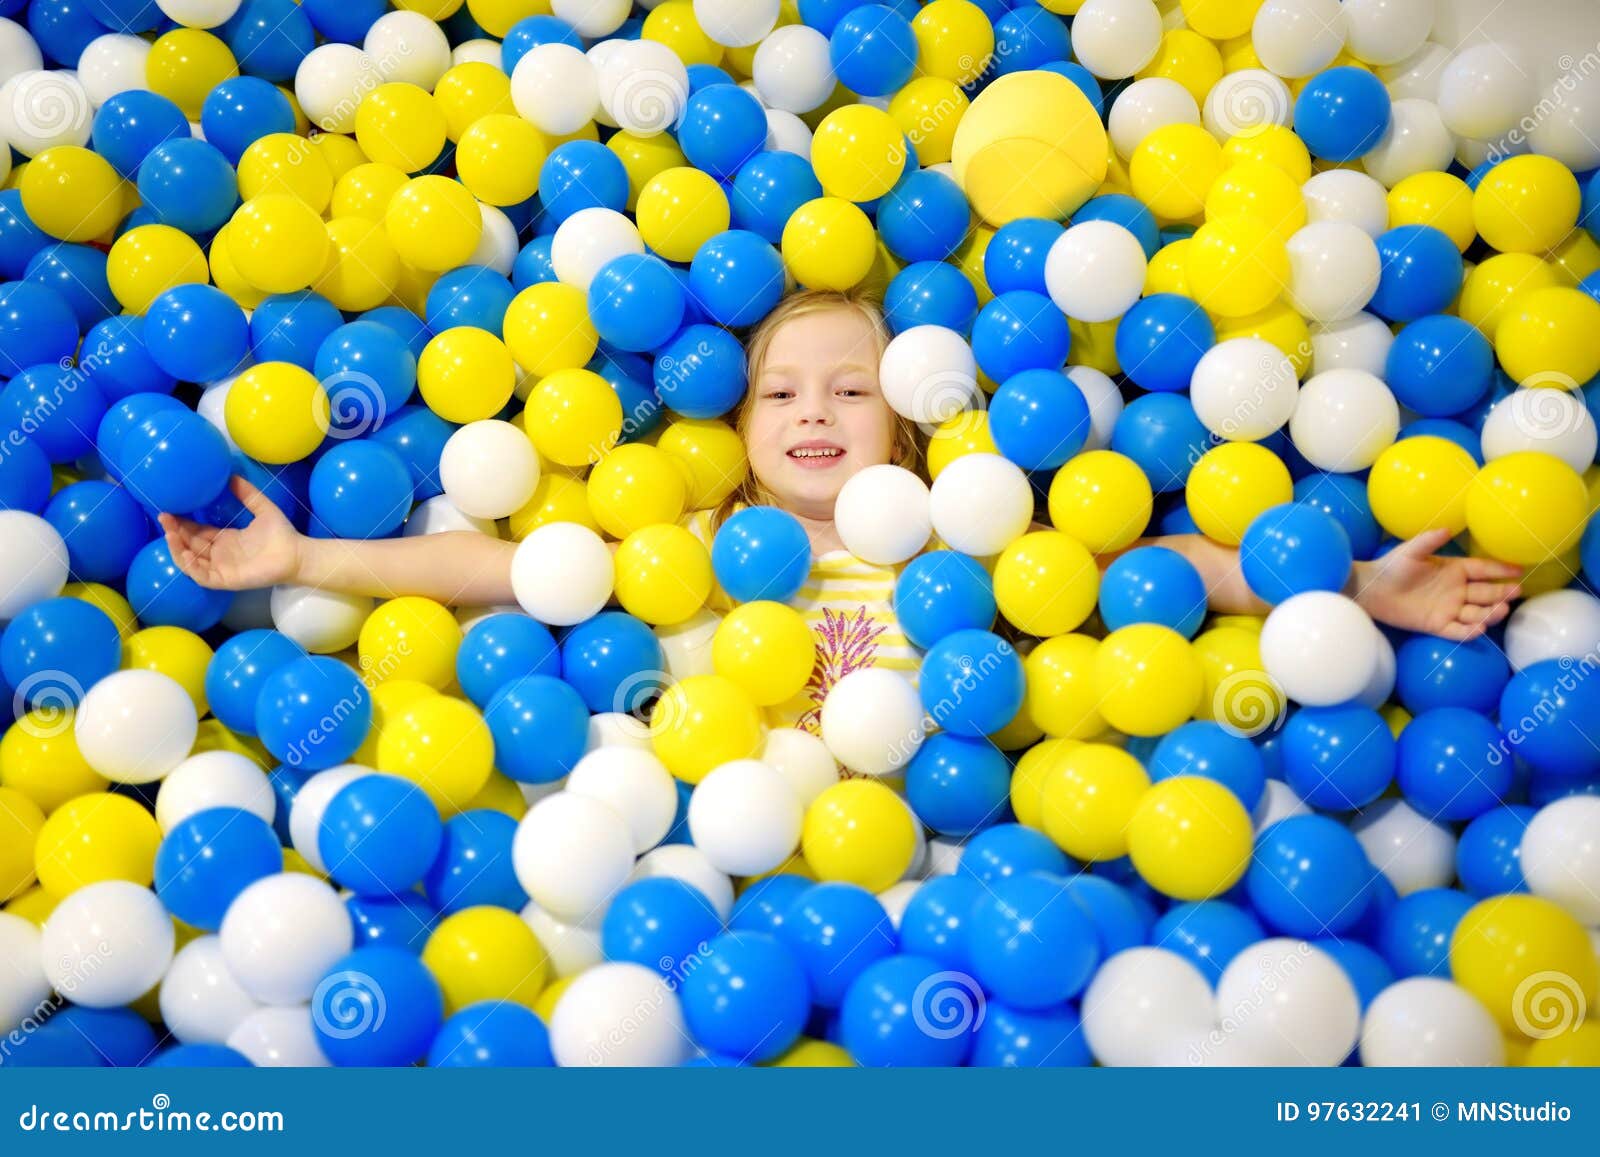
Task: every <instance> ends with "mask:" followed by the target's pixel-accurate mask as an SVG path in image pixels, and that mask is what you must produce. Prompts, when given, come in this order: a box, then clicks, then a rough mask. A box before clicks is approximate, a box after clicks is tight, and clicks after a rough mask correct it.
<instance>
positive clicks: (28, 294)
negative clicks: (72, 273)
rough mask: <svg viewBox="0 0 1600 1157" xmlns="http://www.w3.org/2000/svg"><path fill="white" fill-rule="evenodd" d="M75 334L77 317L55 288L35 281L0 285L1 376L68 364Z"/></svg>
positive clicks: (76, 350) (73, 348)
mask: <svg viewBox="0 0 1600 1157" xmlns="http://www.w3.org/2000/svg"><path fill="white" fill-rule="evenodd" d="M78 336H79V330H78V319H77V317H76V315H74V314H73V312H72V307H71V306H70V305H68V304H67V299H66V298H64V297H62V296H61V294H59V293H57V292H56V291H55V290H53V289H51V288H49V287H48V286H44V285H40V284H39V283H37V282H34V281H9V282H7V283H6V284H4V285H0V377H8V378H12V377H15V376H16V375H18V374H20V373H21V372H22V371H23V370H25V369H27V368H28V367H29V366H45V365H48V366H49V368H50V369H51V370H55V369H57V368H58V367H60V366H64V365H67V364H70V362H71V359H72V356H73V355H74V354H76V353H77V352H78Z"/></svg>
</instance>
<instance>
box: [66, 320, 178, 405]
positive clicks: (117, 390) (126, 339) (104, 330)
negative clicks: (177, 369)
mask: <svg viewBox="0 0 1600 1157" xmlns="http://www.w3.org/2000/svg"><path fill="white" fill-rule="evenodd" d="M78 368H79V369H80V370H81V371H82V372H83V373H85V374H87V375H88V376H89V380H90V381H92V382H93V383H94V384H95V386H96V388H98V389H99V391H100V392H101V394H103V395H104V396H105V398H106V401H108V402H118V401H121V400H122V399H123V398H126V397H129V396H130V395H132V394H143V393H155V394H170V393H171V392H172V390H173V387H175V386H176V385H177V384H178V383H177V379H176V378H174V377H173V376H172V375H171V374H169V373H167V372H166V371H165V370H163V369H162V368H161V367H160V366H158V365H156V363H155V361H154V360H153V359H152V358H151V357H150V351H149V350H148V349H147V348H145V344H144V318H143V317H139V316H134V315H127V314H124V315H120V316H117V317H108V318H106V319H105V320H103V321H100V322H97V323H96V324H95V325H94V327H93V328H91V329H90V330H89V332H88V333H86V334H84V336H83V348H82V350H80V351H79V354H78Z"/></svg>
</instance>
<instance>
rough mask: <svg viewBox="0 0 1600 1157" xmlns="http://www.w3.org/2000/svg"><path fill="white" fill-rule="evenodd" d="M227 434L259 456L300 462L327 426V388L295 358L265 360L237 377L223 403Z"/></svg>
mask: <svg viewBox="0 0 1600 1157" xmlns="http://www.w3.org/2000/svg"><path fill="white" fill-rule="evenodd" d="M222 413H223V418H224V420H225V421H226V422H227V425H228V434H229V435H230V436H231V437H232V438H233V440H234V442H236V443H237V444H238V446H239V449H241V450H243V451H244V452H245V453H246V454H248V455H249V456H250V457H252V458H254V459H255V460H256V461H257V462H265V463H267V464H269V465H274V466H281V465H284V464H286V463H289V462H298V461H300V460H301V459H302V458H304V457H306V456H307V455H309V454H310V453H311V452H312V451H313V450H315V449H316V448H317V447H318V446H320V445H322V438H323V435H325V434H326V433H327V432H328V394H327V391H325V390H324V389H323V388H322V383H321V382H319V381H317V379H316V378H315V377H313V376H312V375H311V372H310V371H309V370H304V369H301V368H300V367H299V366H297V365H294V364H292V363H290V362H262V363H260V364H259V365H254V366H251V367H250V368H249V369H247V370H246V371H245V372H244V373H242V374H240V375H239V376H238V377H237V378H235V379H234V382H233V385H232V386H230V387H229V388H228V397H227V401H226V402H225V404H224V406H223V410H222Z"/></svg>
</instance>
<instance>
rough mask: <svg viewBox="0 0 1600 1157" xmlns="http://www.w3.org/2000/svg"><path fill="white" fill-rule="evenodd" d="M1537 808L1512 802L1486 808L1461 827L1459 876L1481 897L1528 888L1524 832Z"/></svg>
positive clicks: (1458, 861) (1458, 849)
mask: <svg viewBox="0 0 1600 1157" xmlns="http://www.w3.org/2000/svg"><path fill="white" fill-rule="evenodd" d="M1537 814H1538V809H1537V808H1533V807H1529V806H1527V805H1526V804H1510V805H1507V806H1505V807H1497V808H1493V809H1491V810H1490V811H1486V812H1484V813H1483V814H1482V815H1480V816H1478V817H1477V818H1476V819H1475V820H1473V821H1472V822H1471V823H1469V824H1467V826H1466V827H1465V828H1463V829H1462V831H1461V836H1460V838H1459V839H1458V840H1457V841H1456V878H1457V879H1458V880H1460V882H1461V887H1462V888H1464V889H1466V891H1468V892H1469V893H1471V894H1472V895H1474V896H1476V897H1478V898H1479V899H1480V900H1481V899H1486V898H1488V897H1490V896H1499V895H1503V894H1505V893H1507V892H1526V891H1527V890H1528V881H1527V878H1526V877H1525V876H1523V874H1522V836H1523V833H1524V832H1526V831H1527V830H1528V824H1530V823H1531V822H1532V821H1533V817H1534V816H1535V815H1537Z"/></svg>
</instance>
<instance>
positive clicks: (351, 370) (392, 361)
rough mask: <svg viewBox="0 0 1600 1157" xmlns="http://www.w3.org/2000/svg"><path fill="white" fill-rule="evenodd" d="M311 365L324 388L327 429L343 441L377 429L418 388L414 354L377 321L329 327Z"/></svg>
mask: <svg viewBox="0 0 1600 1157" xmlns="http://www.w3.org/2000/svg"><path fill="white" fill-rule="evenodd" d="M310 368H311V369H312V372H313V373H315V374H316V375H317V378H318V380H319V381H321V382H322V385H323V388H324V389H326V390H327V391H328V408H329V411H330V412H329V418H330V419H331V423H330V425H329V432H330V433H332V434H333V435H335V436H336V437H340V438H345V439H349V438H356V437H360V436H361V435H362V434H365V433H367V432H368V431H370V430H375V429H378V428H381V427H382V426H383V424H384V423H385V422H386V421H387V420H388V419H389V418H390V417H391V416H393V415H394V414H396V413H397V412H398V411H399V410H400V408H401V407H402V406H404V405H405V404H406V403H407V402H408V401H409V400H410V398H411V395H412V392H413V391H414V390H415V389H416V386H417V358H416V355H415V354H413V353H412V352H411V348H410V346H409V345H408V344H407V342H406V339H405V338H404V337H403V336H402V335H401V334H399V333H397V332H396V331H395V330H393V329H390V328H389V327H388V326H386V325H384V324H383V323H382V322H378V321H352V322H349V323H348V324H344V325H339V326H336V327H335V328H334V329H332V330H330V331H329V332H328V333H327V334H326V335H324V336H323V338H322V340H321V341H319V342H318V343H317V346H316V352H315V353H314V354H313V355H312V362H311V367H310Z"/></svg>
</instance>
